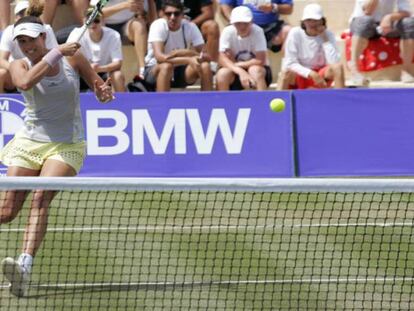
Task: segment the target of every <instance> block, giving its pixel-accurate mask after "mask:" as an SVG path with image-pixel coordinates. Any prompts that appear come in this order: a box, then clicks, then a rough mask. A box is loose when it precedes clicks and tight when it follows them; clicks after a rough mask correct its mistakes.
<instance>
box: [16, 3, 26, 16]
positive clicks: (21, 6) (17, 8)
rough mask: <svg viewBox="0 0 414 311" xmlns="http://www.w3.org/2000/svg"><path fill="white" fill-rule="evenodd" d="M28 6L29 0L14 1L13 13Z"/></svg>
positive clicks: (17, 12)
mask: <svg viewBox="0 0 414 311" xmlns="http://www.w3.org/2000/svg"><path fill="white" fill-rule="evenodd" d="M28 7H29V1H27V0H20V1H17V2H16V5H15V6H14V15H17V14H19V13H20V12H21V11H23V10H26V9H27V8H28Z"/></svg>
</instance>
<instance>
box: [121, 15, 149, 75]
mask: <svg viewBox="0 0 414 311" xmlns="http://www.w3.org/2000/svg"><path fill="white" fill-rule="evenodd" d="M126 35H127V37H128V39H129V40H130V41H131V42H134V48H135V53H136V55H137V62H138V70H139V72H138V74H139V75H142V71H143V68H144V67H145V54H146V53H147V37H148V33H147V24H146V22H145V20H143V19H135V20H131V21H129V22H128V25H127V34H126ZM141 78H143V77H141Z"/></svg>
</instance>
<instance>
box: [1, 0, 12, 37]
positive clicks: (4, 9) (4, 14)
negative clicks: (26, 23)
mask: <svg viewBox="0 0 414 311" xmlns="http://www.w3.org/2000/svg"><path fill="white" fill-rule="evenodd" d="M0 12H1V14H0V31H2V30H3V29H4V28H6V27H7V26H9V24H10V0H0Z"/></svg>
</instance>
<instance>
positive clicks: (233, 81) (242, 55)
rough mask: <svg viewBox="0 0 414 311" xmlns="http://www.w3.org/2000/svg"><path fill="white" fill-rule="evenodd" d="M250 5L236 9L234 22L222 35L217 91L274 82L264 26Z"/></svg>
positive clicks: (261, 85) (260, 87)
mask: <svg viewBox="0 0 414 311" xmlns="http://www.w3.org/2000/svg"><path fill="white" fill-rule="evenodd" d="M252 20H253V15H252V11H251V10H250V9H249V8H248V7H246V6H239V7H236V8H234V9H233V10H232V12H231V16H230V23H231V25H229V26H227V27H225V28H224V29H223V32H222V34H221V36H220V47H219V52H220V54H219V64H220V66H221V68H220V69H219V70H218V72H217V75H216V79H217V90H219V91H226V90H229V89H231V90H242V89H256V90H266V89H267V87H268V86H269V85H270V83H271V81H272V72H271V69H270V67H269V62H268V59H267V51H266V50H267V48H266V38H265V35H264V32H263V29H262V28H260V27H259V26H257V25H255V24H253V23H252Z"/></svg>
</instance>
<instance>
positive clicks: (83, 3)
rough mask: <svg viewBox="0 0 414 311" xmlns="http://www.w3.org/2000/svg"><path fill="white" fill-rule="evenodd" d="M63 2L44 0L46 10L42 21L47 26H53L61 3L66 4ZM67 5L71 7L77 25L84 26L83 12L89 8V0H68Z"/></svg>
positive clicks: (59, 0)
mask: <svg viewBox="0 0 414 311" xmlns="http://www.w3.org/2000/svg"><path fill="white" fill-rule="evenodd" d="M61 1H62V0H44V6H45V9H44V11H43V14H42V21H43V22H44V23H45V24H50V25H51V24H52V23H53V20H54V18H55V14H56V10H57V7H58V6H59V5H60V4H61V3H65V2H64V1H62V2H61ZM66 3H67V4H68V5H69V6H70V7H71V9H72V14H73V19H74V22H75V24H76V25H82V23H83V12H85V11H86V10H87V8H88V4H89V3H88V0H68V1H66Z"/></svg>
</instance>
